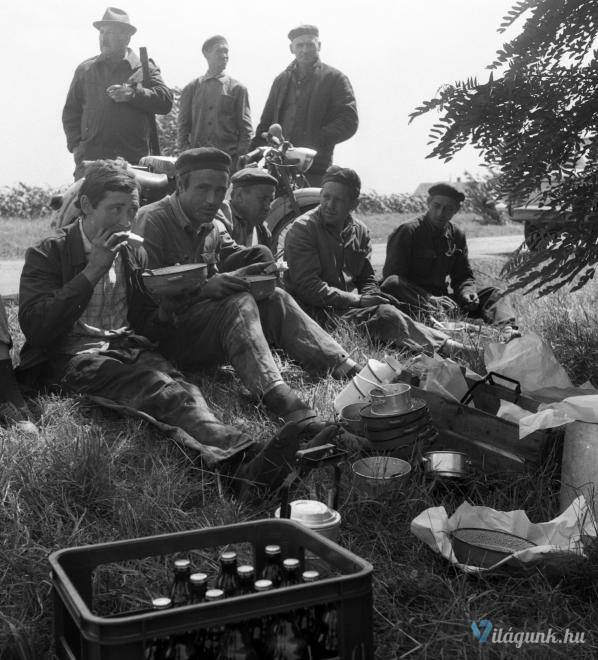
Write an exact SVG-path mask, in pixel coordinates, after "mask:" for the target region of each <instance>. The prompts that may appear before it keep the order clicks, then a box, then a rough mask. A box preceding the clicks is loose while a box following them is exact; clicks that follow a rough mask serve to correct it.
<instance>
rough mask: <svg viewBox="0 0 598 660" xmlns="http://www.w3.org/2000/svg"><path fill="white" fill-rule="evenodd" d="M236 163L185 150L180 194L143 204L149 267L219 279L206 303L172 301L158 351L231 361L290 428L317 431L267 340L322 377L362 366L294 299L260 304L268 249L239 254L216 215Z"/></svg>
mask: <svg viewBox="0 0 598 660" xmlns="http://www.w3.org/2000/svg"><path fill="white" fill-rule="evenodd" d="M230 166H231V162H230V158H229V156H228V155H227V154H226V153H224V152H223V151H220V150H219V149H215V148H212V147H202V148H199V149H190V150H188V151H185V152H183V153H182V154H181V155H180V156H179V158H178V159H177V161H176V163H175V171H176V175H177V190H176V193H174V194H173V195H170V196H169V197H165V198H164V199H162V200H160V201H158V202H154V203H153V204H149V205H147V206H144V207H142V209H141V210H140V211H139V215H138V224H137V228H138V229H137V230H138V231H139V233H141V234H143V237H144V245H145V248H146V250H147V253H148V259H149V265H150V268H159V267H164V266H171V265H173V264H176V263H179V264H184V263H194V262H202V261H203V262H205V263H208V264H209V265H210V266H211V271H212V273H213V274H212V275H211V276H210V277H209V278H208V280H207V282H206V283H205V284H204V286H203V287H202V289H201V292H200V294H199V296H195V297H193V298H192V299H190V300H186V301H180V302H177V301H176V300H175V301H172V309H171V312H172V314H171V322H170V332H168V333H167V334H166V335H165V336H163V337H162V338H161V341H160V350H161V351H162V352H163V353H164V354H165V355H166V356H167V357H168V358H169V359H171V360H173V361H174V362H175V363H176V364H179V365H181V366H182V367H183V368H195V367H200V366H202V365H206V364H218V363H227V362H228V363H230V364H232V365H233V367H234V368H235V371H236V372H237V374H238V376H239V377H240V379H241V380H242V381H243V384H244V386H245V387H246V388H247V390H249V392H250V393H251V394H252V395H253V397H254V398H255V399H257V400H261V401H262V402H263V403H264V404H265V406H266V407H267V408H269V409H270V411H271V412H272V413H274V414H275V415H277V416H280V417H282V418H283V419H284V420H285V421H291V420H293V421H295V422H297V423H300V422H301V423H305V424H306V426H310V425H311V424H312V423H314V421H315V422H317V424H316V426H314V428H316V427H317V425H321V420H316V417H317V414H316V413H315V412H314V411H313V410H311V409H310V408H309V407H308V406H307V405H306V404H305V403H304V402H303V401H302V400H301V399H300V398H299V396H298V395H297V393H296V392H295V391H294V390H292V389H291V388H290V387H289V386H288V385H287V384H286V383H285V382H284V380H283V379H282V376H281V374H280V371H279V369H278V367H277V365H276V362H275V361H274V358H273V357H272V353H271V351H270V347H269V342H271V343H272V344H274V345H276V346H277V347H278V348H281V349H283V350H284V351H286V353H287V354H288V355H289V357H291V358H292V359H293V360H295V361H296V362H298V363H300V364H301V365H302V366H304V367H305V368H307V369H309V370H311V371H314V372H330V373H331V374H332V376H333V377H338V378H343V377H345V376H347V375H352V374H353V373H355V372H356V371H357V365H356V364H355V362H353V360H351V359H350V358H349V357H348V355H347V353H346V352H345V351H344V350H343V349H342V348H341V347H340V346H339V345H338V344H337V343H336V342H335V341H334V340H333V339H332V337H330V335H328V333H326V332H325V331H324V330H322V328H320V326H319V325H318V324H317V323H316V322H315V321H314V320H313V319H311V318H310V317H309V316H308V315H307V314H305V313H304V312H303V311H302V310H301V308H300V307H299V306H298V305H297V303H296V302H295V301H294V300H293V298H292V297H291V296H290V295H289V294H288V293H286V292H285V291H283V290H282V289H279V288H276V289H275V291H274V293H273V295H272V296H271V297H269V298H267V299H265V300H261V301H259V302H256V300H255V299H254V298H253V297H252V295H251V294H250V293H249V292H248V288H249V284H248V282H247V280H246V279H245V277H246V276H247V275H257V274H261V273H263V272H264V268H265V267H267V266H271V265H272V264H273V257H272V253H271V252H270V250H269V249H268V248H266V247H265V246H263V245H257V246H254V247H252V248H241V247H240V246H239V245H237V244H236V243H235V242H234V241H233V240H232V239H231V237H230V235H229V234H228V232H227V231H226V228H225V226H224V224H223V223H222V222H221V221H220V220H218V219H216V214H217V213H218V209H219V207H220V204H221V203H222V200H223V199H224V195H225V194H226V190H227V188H228V184H229V175H228V172H229V168H230Z"/></svg>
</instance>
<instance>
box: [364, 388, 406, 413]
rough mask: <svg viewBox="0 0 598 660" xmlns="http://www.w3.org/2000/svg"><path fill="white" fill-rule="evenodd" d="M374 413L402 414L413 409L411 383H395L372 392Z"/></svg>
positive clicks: (372, 409)
mask: <svg viewBox="0 0 598 660" xmlns="http://www.w3.org/2000/svg"><path fill="white" fill-rule="evenodd" d="M370 398H371V399H372V407H371V412H372V414H373V415H400V414H402V413H406V412H408V411H409V410H410V409H411V385H407V383H393V384H392V385H382V386H380V387H377V388H376V389H373V390H372V391H371V392H370Z"/></svg>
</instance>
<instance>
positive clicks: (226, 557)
mask: <svg viewBox="0 0 598 660" xmlns="http://www.w3.org/2000/svg"><path fill="white" fill-rule="evenodd" d="M220 561H221V562H223V563H224V564H232V563H233V562H235V561H237V553H236V552H233V551H232V550H227V551H226V552H223V553H222V554H221V555H220Z"/></svg>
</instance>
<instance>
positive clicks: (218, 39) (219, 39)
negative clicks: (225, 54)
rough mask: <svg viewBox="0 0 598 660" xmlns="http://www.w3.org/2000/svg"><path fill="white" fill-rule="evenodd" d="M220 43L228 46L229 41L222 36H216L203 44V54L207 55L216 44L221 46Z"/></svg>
mask: <svg viewBox="0 0 598 660" xmlns="http://www.w3.org/2000/svg"><path fill="white" fill-rule="evenodd" d="M220 43H224V44H228V41H227V40H226V38H225V37H223V36H222V35H221V34H215V35H214V36H213V37H210V38H209V39H206V40H205V41H204V42H203V46H202V47H201V52H202V53H203V54H204V55H205V54H206V53H207V52H208V51H209V50H211V49H212V48H213V47H214V46H215V45H216V44H220Z"/></svg>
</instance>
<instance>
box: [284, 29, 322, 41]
mask: <svg viewBox="0 0 598 660" xmlns="http://www.w3.org/2000/svg"><path fill="white" fill-rule="evenodd" d="M305 34H307V35H309V36H311V37H319V36H320V30H318V28H317V27H316V26H315V25H298V26H297V27H296V28H293V29H292V30H291V31H290V32H289V39H290V40H291V41H293V39H296V38H297V37H302V36H303V35H305Z"/></svg>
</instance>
